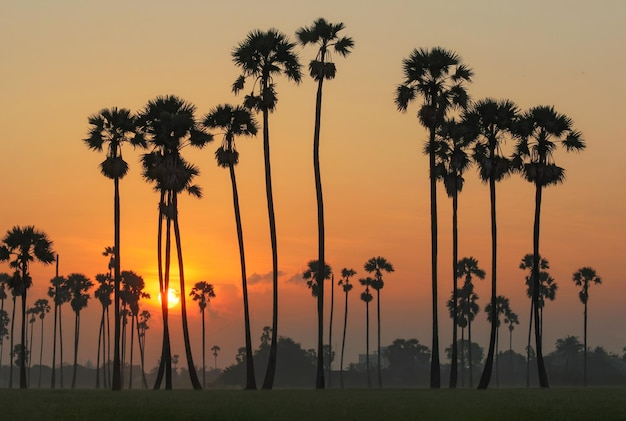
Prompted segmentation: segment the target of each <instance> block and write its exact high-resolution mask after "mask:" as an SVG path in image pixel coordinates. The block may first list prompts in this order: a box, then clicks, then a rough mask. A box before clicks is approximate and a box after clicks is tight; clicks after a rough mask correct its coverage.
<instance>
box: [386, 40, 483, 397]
mask: <svg viewBox="0 0 626 421" xmlns="http://www.w3.org/2000/svg"><path fill="white" fill-rule="evenodd" d="M402 67H403V73H404V80H403V81H402V83H401V84H400V85H398V87H397V89H396V98H395V103H396V106H397V107H398V110H400V111H403V112H404V111H406V109H407V108H408V105H409V103H410V102H412V101H413V100H414V99H415V98H416V97H418V96H420V97H422V98H423V102H422V104H421V106H420V109H419V111H418V118H419V121H420V123H421V124H422V126H424V127H425V128H426V129H428V131H429V138H428V142H427V143H426V148H425V150H426V151H427V152H428V156H429V169H430V171H429V172H430V231H431V269H432V295H433V297H432V306H433V342H432V348H431V349H432V354H431V370H430V386H431V387H433V388H439V387H441V373H440V367H439V327H438V322H437V171H436V159H435V154H436V149H437V148H436V144H435V143H436V132H437V129H438V128H439V127H440V126H441V125H442V124H443V122H444V120H445V118H446V115H447V113H448V112H449V111H450V110H452V109H455V108H461V109H464V108H465V107H466V106H467V103H468V101H469V98H468V95H467V91H466V89H465V83H466V82H471V79H472V75H473V72H472V70H471V69H470V68H469V67H467V66H466V65H465V64H463V63H462V62H461V58H460V57H459V56H458V55H457V54H456V53H454V52H452V51H448V50H445V49H443V48H440V47H435V48H432V49H431V50H425V49H415V50H413V51H412V52H411V54H410V55H409V57H408V58H407V59H404V60H403V62H402Z"/></svg>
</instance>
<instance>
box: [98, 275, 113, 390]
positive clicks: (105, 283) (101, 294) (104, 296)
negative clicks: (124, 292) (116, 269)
mask: <svg viewBox="0 0 626 421" xmlns="http://www.w3.org/2000/svg"><path fill="white" fill-rule="evenodd" d="M96 282H98V288H97V289H96V291H95V292H94V298H96V299H97V300H98V301H99V302H100V304H101V305H102V314H101V316H100V328H99V330H98V351H97V352H98V356H97V358H96V389H99V388H100V355H101V354H100V352H101V350H102V373H103V376H102V379H103V384H104V387H105V388H106V387H108V385H107V380H108V379H107V372H108V370H107V369H106V361H107V355H106V352H105V351H106V349H107V344H108V340H107V339H108V338H107V336H106V329H105V327H106V321H107V320H108V317H107V315H108V309H109V306H110V305H111V303H112V300H111V294H112V293H113V288H114V286H113V283H112V279H111V277H110V276H109V275H108V274H104V273H99V274H97V275H96Z"/></svg>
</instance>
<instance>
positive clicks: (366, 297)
mask: <svg viewBox="0 0 626 421" xmlns="http://www.w3.org/2000/svg"><path fill="white" fill-rule="evenodd" d="M372 282H374V279H372V278H370V277H369V276H368V277H367V278H361V279H359V283H360V284H361V285H363V286H365V291H363V292H362V293H361V300H363V301H364V302H365V365H366V368H367V387H370V388H371V387H372V377H371V376H370V301H372V298H373V297H372V294H371V293H370V286H371V285H372Z"/></svg>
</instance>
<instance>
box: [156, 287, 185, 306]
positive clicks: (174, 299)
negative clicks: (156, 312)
mask: <svg viewBox="0 0 626 421" xmlns="http://www.w3.org/2000/svg"><path fill="white" fill-rule="evenodd" d="M179 301H180V294H178V291H176V290H175V289H174V288H170V289H168V290H167V308H172V307H176V305H177V304H178V302H179ZM160 303H161V294H159V304H160Z"/></svg>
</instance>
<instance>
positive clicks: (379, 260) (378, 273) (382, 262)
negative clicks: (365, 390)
mask: <svg viewBox="0 0 626 421" xmlns="http://www.w3.org/2000/svg"><path fill="white" fill-rule="evenodd" d="M364 268H365V271H366V272H367V273H373V274H374V279H373V281H372V282H370V284H371V286H372V288H374V289H375V290H376V307H377V319H378V334H377V338H378V342H377V343H378V346H377V352H378V355H377V358H378V387H379V388H382V387H383V378H382V374H381V364H380V354H381V352H380V290H381V289H383V287H384V286H385V282H384V281H383V272H387V273H391V272H393V271H394V269H393V265H392V264H391V263H390V262H389V261H387V259H385V258H384V257H381V256H378V257H372V258H371V259H369V260H368V261H367V262H365V265H364Z"/></svg>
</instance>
